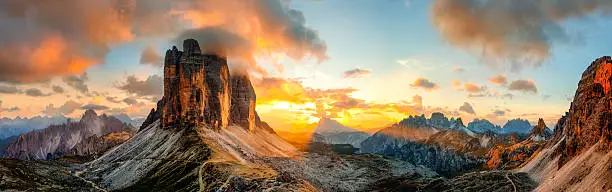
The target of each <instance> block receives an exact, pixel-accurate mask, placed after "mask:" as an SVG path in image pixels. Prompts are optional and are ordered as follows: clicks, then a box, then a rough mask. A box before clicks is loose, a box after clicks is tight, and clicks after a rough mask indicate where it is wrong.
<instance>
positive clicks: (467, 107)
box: [459, 102, 476, 115]
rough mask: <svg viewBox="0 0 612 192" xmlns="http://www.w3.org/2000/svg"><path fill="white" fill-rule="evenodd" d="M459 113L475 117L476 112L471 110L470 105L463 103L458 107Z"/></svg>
mask: <svg viewBox="0 0 612 192" xmlns="http://www.w3.org/2000/svg"><path fill="white" fill-rule="evenodd" d="M459 111H461V112H465V113H469V114H472V115H476V112H475V111H474V108H472V105H470V104H469V103H467V102H464V103H463V105H461V106H460V107H459Z"/></svg>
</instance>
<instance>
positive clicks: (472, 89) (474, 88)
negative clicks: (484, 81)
mask: <svg viewBox="0 0 612 192" xmlns="http://www.w3.org/2000/svg"><path fill="white" fill-rule="evenodd" d="M463 88H464V89H465V91H467V92H468V93H481V92H483V91H485V90H486V89H487V88H486V87H481V86H478V85H476V84H472V83H465V84H463Z"/></svg>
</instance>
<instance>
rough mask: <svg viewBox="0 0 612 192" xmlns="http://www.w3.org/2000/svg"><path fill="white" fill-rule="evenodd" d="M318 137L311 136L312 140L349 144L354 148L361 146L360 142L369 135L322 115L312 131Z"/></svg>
mask: <svg viewBox="0 0 612 192" xmlns="http://www.w3.org/2000/svg"><path fill="white" fill-rule="evenodd" d="M314 133H315V134H317V135H318V137H312V141H314V142H323V143H328V144H350V145H352V146H353V147H355V148H359V147H361V142H362V141H364V140H365V139H367V138H368V137H370V134H368V133H366V132H363V131H359V130H357V129H353V128H350V127H347V126H344V125H342V124H340V123H339V122H338V121H336V120H333V119H330V118H327V117H322V118H321V119H320V120H319V123H318V124H317V127H316V128H315V131H314Z"/></svg>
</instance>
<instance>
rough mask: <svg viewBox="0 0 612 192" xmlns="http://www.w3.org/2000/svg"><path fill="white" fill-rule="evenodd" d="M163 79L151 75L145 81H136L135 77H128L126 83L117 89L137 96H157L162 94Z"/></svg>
mask: <svg viewBox="0 0 612 192" xmlns="http://www.w3.org/2000/svg"><path fill="white" fill-rule="evenodd" d="M163 86H164V83H163V79H162V77H161V76H159V75H151V76H149V77H147V79H146V80H138V79H137V78H136V76H134V75H131V76H128V77H127V79H126V81H125V82H123V83H121V84H120V85H117V88H118V89H120V90H123V91H126V92H128V93H130V94H136V95H138V96H158V95H162V94H163Z"/></svg>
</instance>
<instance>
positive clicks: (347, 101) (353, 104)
mask: <svg viewBox="0 0 612 192" xmlns="http://www.w3.org/2000/svg"><path fill="white" fill-rule="evenodd" d="M332 105H333V106H334V107H336V108H338V109H353V108H369V107H370V106H369V105H368V104H366V103H365V100H361V99H355V98H352V97H349V96H346V95H343V96H342V97H341V98H340V99H339V100H336V101H335V102H334V103H333V104H332Z"/></svg>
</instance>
